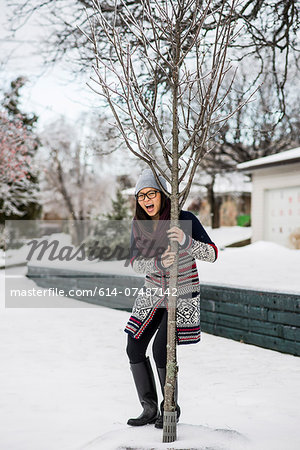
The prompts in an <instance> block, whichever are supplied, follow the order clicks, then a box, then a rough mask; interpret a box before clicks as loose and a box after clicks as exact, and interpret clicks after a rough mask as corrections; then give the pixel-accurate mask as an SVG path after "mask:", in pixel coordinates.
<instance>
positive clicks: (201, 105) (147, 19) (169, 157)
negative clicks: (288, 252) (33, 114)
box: [82, 0, 246, 442]
mask: <svg viewBox="0 0 300 450" xmlns="http://www.w3.org/2000/svg"><path fill="white" fill-rule="evenodd" d="M121 4H122V6H123V10H122V12H120V11H119V9H118V5H119V3H115V9H114V16H113V17H112V20H111V21H110V20H108V19H107V16H106V13H105V11H104V10H103V9H102V6H101V4H100V2H94V8H95V10H94V12H93V15H92V17H89V18H88V19H89V23H90V26H91V30H90V33H89V34H86V38H87V39H88V40H89V42H90V44H91V45H92V46H93V49H94V53H95V60H96V63H95V66H94V70H95V77H94V78H93V81H94V84H93V86H92V89H94V90H95V92H97V94H99V95H101V96H102V97H103V98H104V99H105V101H106V102H107V104H108V105H109V107H110V109H111V111H112V113H113V115H114V119H115V123H116V126H117V128H118V130H119V132H120V134H121V136H122V138H123V139H124V142H125V143H126V145H127V147H128V149H129V150H130V151H131V152H132V153H133V154H134V155H135V156H136V157H138V158H139V159H140V160H142V161H143V162H144V163H146V164H147V165H148V166H149V167H150V168H151V169H152V171H153V173H154V176H155V177H156V180H157V182H158V183H159V185H160V186H161V184H160V182H159V178H158V175H162V176H163V177H164V178H165V179H166V180H167V181H168V182H169V183H170V185H171V194H169V193H168V192H166V191H165V189H164V188H163V186H161V190H162V191H163V192H164V193H165V194H166V195H167V196H169V197H170V199H171V225H177V224H178V217H179V210H180V209H181V208H182V206H183V204H184V202H185V200H186V198H187V196H188V193H189V190H190V187H191V183H192V180H193V177H194V175H195V171H196V169H197V167H198V165H199V162H200V161H201V159H202V158H203V157H204V155H205V154H206V152H207V151H208V149H209V145H210V143H211V138H212V137H213V134H214V133H215V129H216V128H217V127H219V126H220V125H221V124H222V123H224V122H226V120H228V119H229V118H230V117H231V116H232V115H233V114H234V113H235V112H236V111H237V110H238V109H239V108H241V107H242V105H243V104H245V103H246V100H245V99H244V100H243V101H242V102H241V104H239V105H238V107H237V108H235V109H233V110H232V111H230V113H229V114H227V115H222V113H221V112H220V111H221V108H222V105H223V104H224V102H225V100H226V97H227V94H228V92H229V91H230V87H231V85H232V76H231V75H230V74H229V73H230V64H229V63H228V62H227V49H228V46H229V43H230V42H232V40H234V39H235V37H236V35H235V34H234V29H233V21H232V15H233V14H234V11H235V2H234V1H233V2H232V4H231V10H230V11H229V14H228V15H227V19H225V18H224V8H225V4H226V5H227V2H221V5H220V8H219V9H215V8H214V7H213V5H214V2H212V1H210V0H208V1H207V2H205V4H204V3H203V2H200V1H198V0H189V1H187V2H181V1H177V0H168V1H166V2H160V1H159V0H153V1H147V0H143V1H141V2H140V7H141V8H142V13H141V16H139V17H136V14H135V12H136V10H135V9H132V8H131V5H130V6H128V5H127V4H126V2H121ZM120 15H121V16H122V23H126V30H127V34H126V33H124V30H123V27H122V26H121V24H120V20H119V18H120ZM212 19H213V20H216V21H217V23H218V26H216V28H214V29H213V31H212V32H211V33H210V34H209V35H208V34H207V33H206V32H204V31H203V30H206V28H205V24H207V23H211V20H212ZM98 30H101V41H100V43H99V35H98ZM82 31H83V33H85V32H84V30H82ZM130 33H131V34H130ZM104 38H105V39H106V46H111V49H112V50H111V57H110V59H105V58H102V53H101V49H102V42H103V40H104ZM98 45H99V46H98ZM204 61H206V64H205V66H206V68H204V64H203V62H204ZM141 67H142V72H141V71H140V68H141ZM161 74H163V77H162V76H161ZM225 80H226V81H227V80H230V81H229V88H227V89H226V91H225V93H223V94H221V91H220V90H221V86H222V85H223V84H224V83H225ZM196 106H197V107H196ZM162 108H169V109H170V114H171V120H172V126H171V128H170V127H168V126H165V123H163V122H161V121H160V120H159V118H160V116H161V114H160V111H161V109H162ZM149 130H150V131H151V133H150V134H149ZM149 136H153V137H154V140H152V139H150V138H149ZM156 147H159V148H160V153H161V155H162V157H163V164H160V163H159V162H158V161H157V160H156V159H155V157H154V154H153V148H156ZM183 181H184V182H185V184H184V187H183V184H182V183H183ZM171 251H174V252H175V253H176V254H177V253H178V244H177V242H172V243H171ZM177 262H178V261H176V263H174V264H173V265H172V266H171V269H170V286H169V287H170V291H171V292H172V294H171V295H170V296H169V306H168V344H167V352H168V357H167V359H168V361H167V376H166V385H165V405H164V434H163V440H164V442H171V441H173V440H175V439H176V411H175V404H174V387H175V380H176V374H177V362H176V341H175V326H176V295H174V293H175V292H177V274H178V266H177Z"/></svg>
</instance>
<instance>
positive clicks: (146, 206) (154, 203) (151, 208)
mask: <svg viewBox="0 0 300 450" xmlns="http://www.w3.org/2000/svg"><path fill="white" fill-rule="evenodd" d="M154 192H155V197H153V198H149V197H146V196H145V195H143V196H142V197H141V198H139V196H141V194H148V193H149V195H150V196H151V197H152V196H153V195H154V194H153V193H154ZM151 193H152V195H151ZM143 197H144V199H143ZM138 202H139V205H140V206H141V207H142V208H143V210H144V211H146V213H147V214H148V216H150V217H151V219H159V211H160V206H161V195H160V192H159V191H158V190H157V189H154V188H144V189H141V190H140V191H139V193H138Z"/></svg>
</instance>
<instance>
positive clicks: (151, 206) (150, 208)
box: [146, 203, 154, 212]
mask: <svg viewBox="0 0 300 450" xmlns="http://www.w3.org/2000/svg"><path fill="white" fill-rule="evenodd" d="M146 209H147V211H148V212H152V211H153V210H154V205H153V203H151V204H150V205H146Z"/></svg>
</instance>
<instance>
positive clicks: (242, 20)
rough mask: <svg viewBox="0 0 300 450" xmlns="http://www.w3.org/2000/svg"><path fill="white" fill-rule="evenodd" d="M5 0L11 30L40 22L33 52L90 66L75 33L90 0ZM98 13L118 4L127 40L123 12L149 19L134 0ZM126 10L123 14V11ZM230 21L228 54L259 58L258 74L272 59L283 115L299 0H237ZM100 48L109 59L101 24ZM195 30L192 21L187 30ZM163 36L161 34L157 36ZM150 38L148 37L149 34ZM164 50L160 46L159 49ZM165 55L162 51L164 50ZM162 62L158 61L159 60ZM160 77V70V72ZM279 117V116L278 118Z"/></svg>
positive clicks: (225, 9)
mask: <svg viewBox="0 0 300 450" xmlns="http://www.w3.org/2000/svg"><path fill="white" fill-rule="evenodd" d="M7 4H8V6H9V8H10V10H11V15H10V22H11V24H10V26H11V30H12V31H13V32H15V31H16V30H18V29H19V28H21V27H22V26H23V25H24V23H27V22H28V21H30V19H31V18H32V16H33V17H36V18H37V19H38V21H39V23H42V24H44V31H45V33H44V36H43V37H41V38H42V39H44V44H45V45H42V46H41V41H40V40H38V41H37V42H36V46H37V51H38V53H39V54H40V53H41V52H42V53H43V55H44V59H45V62H47V63H53V62H56V61H58V60H61V59H63V58H65V56H66V55H67V56H68V60H69V61H72V62H73V63H75V64H76V63H77V65H76V69H75V71H76V72H77V73H78V70H79V69H78V68H80V70H81V71H82V70H85V69H86V68H87V67H90V63H91V57H90V54H89V51H88V50H89V49H90V48H91V47H90V41H89V39H88V38H87V37H86V36H85V35H83V34H81V33H79V32H78V29H77V28H76V25H79V26H80V28H81V29H82V30H84V31H85V32H86V34H88V33H89V31H88V30H89V24H88V19H87V17H86V15H84V14H83V8H86V9H87V11H88V15H89V16H92V15H93V14H94V11H93V0H75V1H74V0H56V1H55V2H53V1H52V0H45V1H43V2H40V1H39V0H26V1H25V0H8V1H7ZM221 5H222V16H223V19H222V20H226V21H227V20H228V13H229V12H230V2H229V1H227V2H224V1H223V0H215V1H214V2H213V3H212V5H211V8H212V9H215V10H216V11H219V8H220V6H221ZM101 7H102V12H103V15H104V16H105V18H106V19H107V20H108V21H110V20H111V18H112V17H114V14H115V8H117V11H118V15H117V16H116V23H117V24H118V25H119V26H120V28H121V29H122V34H123V35H126V34H128V35H130V36H131V37H130V39H131V41H132V42H135V40H136V37H135V36H134V35H132V34H131V32H130V28H129V27H128V23H127V21H126V20H123V16H124V14H123V13H124V11H125V10H126V8H129V9H130V10H131V12H132V15H133V16H134V17H135V19H136V20H143V21H144V23H147V22H148V18H147V17H145V16H143V6H142V4H141V2H140V1H139V0H130V1H127V2H126V7H125V6H124V5H123V3H122V2H121V1H120V2H118V4H117V5H115V2H114V0H106V1H103V2H101ZM125 15H126V14H125ZM230 17H231V20H232V21H234V22H238V23H239V24H241V25H243V30H242V31H241V34H240V37H239V38H238V39H235V40H231V42H230V43H229V46H230V49H231V57H232V58H235V59H236V60H238V61H240V60H241V59H244V58H247V60H248V61H249V56H253V60H255V59H256V60H257V61H259V66H260V70H259V73H261V74H262V73H265V72H266V71H267V70H268V69H267V68H266V62H267V61H269V60H270V61H271V65H272V69H271V73H272V78H273V86H274V89H276V91H277V98H276V100H277V104H278V107H279V108H280V110H281V111H282V115H284V114H285V85H286V83H287V76H288V72H289V70H290V69H291V67H293V66H294V65H297V66H298V67H299V42H298V31H299V2H297V0H277V1H276V2H274V1H273V0H253V1H248V0H247V1H240V2H238V3H237V4H236V6H235V10H234V12H233V13H232V14H230ZM218 23H219V14H216V15H211V16H210V18H209V19H207V21H206V22H205V23H204V24H203V27H202V33H203V34H207V35H208V34H209V33H210V32H211V31H212V30H215V29H216V28H217V26H218ZM96 32H97V36H98V42H99V48H101V55H102V58H109V55H110V51H111V48H112V47H111V44H110V43H108V42H107V41H106V39H105V33H104V32H103V30H102V29H101V28H98V29H97V30H96ZM193 32H194V33H196V32H197V26H196V24H194V28H193V30H191V33H193ZM160 38H161V41H164V39H165V36H163V35H162V36H160ZM149 39H151V36H150V37H149ZM161 51H162V52H164V50H163V49H161ZM165 56H166V57H167V53H165ZM161 64H162V65H163V61H162V62H161ZM160 76H161V77H164V73H163V72H160ZM277 120H279V119H277Z"/></svg>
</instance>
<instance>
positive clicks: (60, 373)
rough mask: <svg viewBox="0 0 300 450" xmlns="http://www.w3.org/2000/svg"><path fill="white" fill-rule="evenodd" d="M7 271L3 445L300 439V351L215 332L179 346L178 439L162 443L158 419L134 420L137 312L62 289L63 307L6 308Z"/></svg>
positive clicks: (258, 446) (108, 447)
mask: <svg viewBox="0 0 300 450" xmlns="http://www.w3.org/2000/svg"><path fill="white" fill-rule="evenodd" d="M226 251H227V250H226ZM207 265H208V264H207ZM211 266H214V265H211ZM16 270H17V268H15V269H8V275H13V274H14V273H16ZM0 274H1V278H0V283H1V286H0V289H1V291H0V292H1V297H0V298H1V311H0V314H1V320H0V360H1V370H0V424H1V432H0V449H1V450H2V449H3V450H84V449H93V450H112V449H114V450H117V449H118V448H119V449H121V448H123V449H125V448H128V447H130V446H132V447H134V448H136V449H139V450H141V449H142V448H149V449H150V448H151V449H171V448H172V449H173V448H174V449H175V448H184V449H192V448H193V449H203V450H204V449H206V450H208V449H210V450H237V449H240V450H241V449H244V450H254V449H255V450H298V449H299V448H300V427H299V423H300V413H299V404H300V385H299V384H300V360H299V358H297V357H294V356H291V355H285V354H281V353H278V352H275V351H271V350H266V349H262V348H259V347H255V346H251V345H246V344H242V343H239V342H235V341H232V340H229V339H225V338H221V337H216V336H212V335H208V334H205V333H203V335H202V342H200V343H198V344H196V345H188V346H183V347H180V346H179V347H178V361H179V366H180V370H179V403H180V406H181V409H182V416H181V418H180V423H179V425H178V441H177V442H175V443H174V444H162V443H161V440H162V431H161V430H157V429H155V428H154V426H153V425H149V426H146V427H142V428H139V429H135V428H131V427H129V426H127V425H126V421H127V419H128V418H129V417H134V416H136V415H138V414H139V413H140V411H141V410H140V406H139V403H138V399H137V395H136V392H135V389H134V385H133V381H132V375H131V373H130V370H129V365H128V360H127V356H126V352H125V348H126V338H127V337H126V334H125V333H124V332H123V329H124V326H125V324H126V321H127V318H128V313H126V312H123V311H115V310H110V309H106V308H103V307H97V306H93V305H86V306H88V307H86V308H83V307H82V306H83V305H84V304H83V303H82V302H78V301H76V300H72V299H69V298H61V297H59V298H57V299H56V302H57V303H56V304H57V306H61V308H52V309H51V308H50V309H48V308H45V309H42V308H39V309H38V308H36V309H34V308H31V309H5V308H4V277H3V271H0ZM32 283H33V282H32V281H31V280H26V279H24V278H23V279H22V286H24V287H26V286H27V287H31V285H32ZM40 301H45V302H49V300H47V299H43V298H41V299H40ZM47 304H49V303H47ZM79 304H80V306H81V307H79V308H78V307H77V306H78V305H79ZM73 306H74V307H73ZM218 429H219V430H220V429H221V430H223V431H216V430H218Z"/></svg>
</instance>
